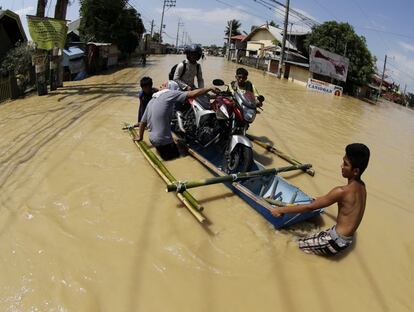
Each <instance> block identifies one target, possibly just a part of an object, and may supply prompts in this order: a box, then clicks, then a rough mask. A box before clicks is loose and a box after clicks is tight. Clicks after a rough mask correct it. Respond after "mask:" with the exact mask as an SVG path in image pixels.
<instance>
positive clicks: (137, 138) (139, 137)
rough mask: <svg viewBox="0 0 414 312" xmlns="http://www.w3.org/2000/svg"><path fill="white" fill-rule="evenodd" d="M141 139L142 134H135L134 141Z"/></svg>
mask: <svg viewBox="0 0 414 312" xmlns="http://www.w3.org/2000/svg"><path fill="white" fill-rule="evenodd" d="M139 141H142V136H140V135H137V136H136V137H134V142H139Z"/></svg>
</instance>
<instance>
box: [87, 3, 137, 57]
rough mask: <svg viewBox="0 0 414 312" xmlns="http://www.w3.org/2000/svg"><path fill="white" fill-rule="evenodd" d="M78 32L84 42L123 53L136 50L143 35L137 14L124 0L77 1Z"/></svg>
mask: <svg viewBox="0 0 414 312" xmlns="http://www.w3.org/2000/svg"><path fill="white" fill-rule="evenodd" d="M80 3H81V8H80V15H81V23H80V26H79V31H80V35H81V38H82V39H83V40H84V41H98V42H110V43H115V44H117V46H118V48H119V50H120V51H121V52H123V53H128V54H129V53H131V52H133V51H134V50H135V49H136V47H137V46H138V42H139V39H140V37H141V36H142V34H143V33H144V31H145V28H144V25H143V23H142V20H141V16H140V14H139V13H138V12H137V11H136V10H135V9H134V8H132V7H127V3H128V1H126V0H80Z"/></svg>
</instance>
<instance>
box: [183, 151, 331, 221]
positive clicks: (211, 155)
mask: <svg viewBox="0 0 414 312" xmlns="http://www.w3.org/2000/svg"><path fill="white" fill-rule="evenodd" d="M188 152H189V154H190V155H191V156H193V157H194V158H195V159H197V160H198V161H200V162H201V163H202V164H203V165H204V166H205V167H207V168H208V169H209V171H211V172H212V173H213V174H214V175H216V176H224V175H226V174H225V173H224V172H223V171H221V164H222V161H223V160H222V155H223V151H222V150H221V149H219V148H218V147H217V146H209V147H208V148H202V147H199V146H198V145H195V144H194V145H190V146H188ZM262 169H265V167H264V166H263V165H262V164H260V163H259V162H257V161H255V162H254V165H253V167H252V168H251V171H255V170H262ZM224 184H225V185H226V186H227V187H228V188H230V189H231V190H232V191H233V192H234V193H235V194H237V195H238V196H239V197H240V198H241V199H243V200H244V201H245V202H246V203H247V204H248V205H249V206H251V207H252V208H254V209H255V210H256V211H257V212H258V213H260V214H261V215H262V216H263V217H264V218H265V219H266V220H267V221H268V222H270V223H271V224H273V225H274V226H275V228H277V229H280V228H283V227H286V226H289V225H292V224H295V223H298V222H301V221H304V220H306V219H309V218H311V217H314V216H317V215H319V214H320V213H321V212H322V211H323V209H319V210H314V211H311V212H305V213H299V214H297V213H296V214H284V215H283V216H282V217H274V216H273V215H272V214H271V213H270V210H269V209H270V208H272V207H274V206H272V205H271V204H270V203H269V202H268V201H267V200H269V199H270V200H273V201H274V202H275V203H277V204H278V205H283V204H304V203H309V202H310V201H311V200H312V198H311V197H310V196H309V195H307V194H306V193H304V192H303V191H302V190H300V189H299V188H298V187H296V186H294V185H292V184H290V183H289V182H287V181H286V180H285V179H283V178H282V177H280V176H278V175H274V174H272V175H265V176H260V177H254V178H250V179H247V180H244V181H240V182H233V183H224Z"/></svg>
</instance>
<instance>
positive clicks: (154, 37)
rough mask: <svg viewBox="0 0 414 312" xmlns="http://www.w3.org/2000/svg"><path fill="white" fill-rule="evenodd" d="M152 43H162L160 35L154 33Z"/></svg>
mask: <svg viewBox="0 0 414 312" xmlns="http://www.w3.org/2000/svg"><path fill="white" fill-rule="evenodd" d="M152 41H154V42H159V41H160V33H157V32H156V33H154V34H153V35H152Z"/></svg>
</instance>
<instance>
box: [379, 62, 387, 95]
mask: <svg viewBox="0 0 414 312" xmlns="http://www.w3.org/2000/svg"><path fill="white" fill-rule="evenodd" d="M386 67H387V55H386V54H385V59H384V68H383V70H382V77H381V82H380V86H379V91H378V96H377V101H378V98H379V97H380V96H381V89H382V82H383V81H384V77H385V68H386Z"/></svg>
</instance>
